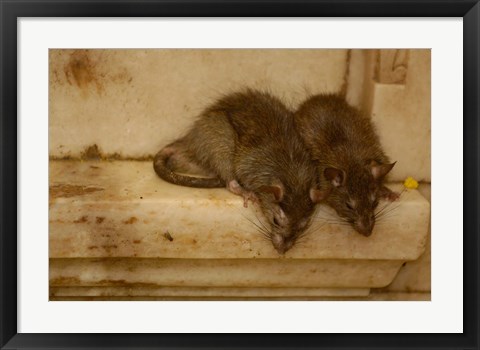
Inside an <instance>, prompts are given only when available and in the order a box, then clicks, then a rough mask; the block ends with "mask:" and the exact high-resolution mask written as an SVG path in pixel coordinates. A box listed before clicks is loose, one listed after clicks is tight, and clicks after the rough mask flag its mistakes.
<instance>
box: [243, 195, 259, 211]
mask: <svg viewBox="0 0 480 350" xmlns="http://www.w3.org/2000/svg"><path fill="white" fill-rule="evenodd" d="M249 200H250V201H251V202H252V203H253V204H255V203H257V196H256V195H255V194H254V193H253V192H246V191H244V193H243V206H244V207H245V208H248V201H249Z"/></svg>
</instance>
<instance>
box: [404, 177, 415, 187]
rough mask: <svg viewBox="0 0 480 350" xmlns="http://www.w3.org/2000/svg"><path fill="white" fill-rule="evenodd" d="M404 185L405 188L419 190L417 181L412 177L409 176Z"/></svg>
mask: <svg viewBox="0 0 480 350" xmlns="http://www.w3.org/2000/svg"><path fill="white" fill-rule="evenodd" d="M403 185H404V186H405V188H409V189H417V188H418V182H417V180H415V179H414V178H413V177H411V176H409V177H407V178H406V179H405V181H404V182H403Z"/></svg>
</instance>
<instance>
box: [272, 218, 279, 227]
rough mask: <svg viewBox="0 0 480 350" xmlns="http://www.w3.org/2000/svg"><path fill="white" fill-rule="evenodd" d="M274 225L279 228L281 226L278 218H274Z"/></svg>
mask: <svg viewBox="0 0 480 350" xmlns="http://www.w3.org/2000/svg"><path fill="white" fill-rule="evenodd" d="M273 223H274V224H275V225H277V226H279V225H280V224H279V223H278V220H277V218H276V217H274V218H273Z"/></svg>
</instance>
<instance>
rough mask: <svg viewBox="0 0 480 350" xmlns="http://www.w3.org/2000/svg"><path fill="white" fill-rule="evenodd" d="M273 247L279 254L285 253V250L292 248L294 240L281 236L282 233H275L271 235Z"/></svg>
mask: <svg viewBox="0 0 480 350" xmlns="http://www.w3.org/2000/svg"><path fill="white" fill-rule="evenodd" d="M272 243H273V247H274V248H275V249H276V250H277V252H278V253H279V254H282V255H283V254H285V253H286V252H287V250H289V249H290V248H292V246H293V243H294V240H293V239H288V238H286V237H283V236H282V235H280V234H278V233H275V234H273V235H272Z"/></svg>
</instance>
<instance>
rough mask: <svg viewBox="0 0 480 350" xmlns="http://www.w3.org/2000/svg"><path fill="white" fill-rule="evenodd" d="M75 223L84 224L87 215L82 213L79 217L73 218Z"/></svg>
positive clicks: (86, 220)
mask: <svg viewBox="0 0 480 350" xmlns="http://www.w3.org/2000/svg"><path fill="white" fill-rule="evenodd" d="M73 222H74V223H75V224H84V223H86V222H88V216H86V215H84V216H82V217H81V218H80V219H77V220H74V221H73Z"/></svg>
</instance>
